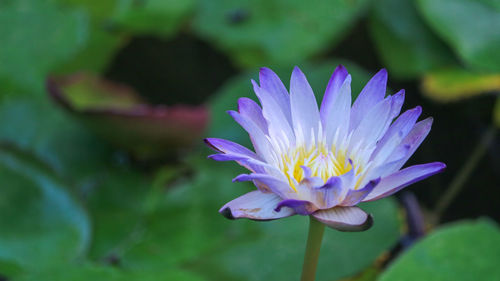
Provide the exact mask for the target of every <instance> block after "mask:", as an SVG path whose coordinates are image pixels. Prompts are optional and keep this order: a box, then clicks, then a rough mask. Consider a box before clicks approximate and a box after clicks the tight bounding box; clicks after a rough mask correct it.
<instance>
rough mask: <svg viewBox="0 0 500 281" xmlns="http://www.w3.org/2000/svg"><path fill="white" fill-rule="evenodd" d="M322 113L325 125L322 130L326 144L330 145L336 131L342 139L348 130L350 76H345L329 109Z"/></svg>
mask: <svg viewBox="0 0 500 281" xmlns="http://www.w3.org/2000/svg"><path fill="white" fill-rule="evenodd" d="M324 112H325V113H324V118H325V120H326V125H325V127H324V128H323V129H324V131H325V135H326V141H327V143H332V141H333V137H334V136H335V134H337V131H338V135H339V137H340V138H344V137H345V136H346V135H347V130H348V128H347V126H346V124H349V119H350V115H351V75H347V77H346V79H345V80H344V83H343V84H342V86H341V87H340V90H339V93H338V94H337V97H336V99H335V101H334V102H333V105H332V107H331V109H329V110H328V111H326V110H325V111H324Z"/></svg>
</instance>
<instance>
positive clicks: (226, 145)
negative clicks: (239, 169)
mask: <svg viewBox="0 0 500 281" xmlns="http://www.w3.org/2000/svg"><path fill="white" fill-rule="evenodd" d="M204 141H205V143H206V144H207V145H208V146H209V147H210V148H212V149H213V150H215V151H217V152H221V153H225V154H231V155H241V156H246V157H248V158H255V159H260V157H259V156H257V154H255V153H254V152H253V151H251V150H249V149H248V148H246V147H244V146H242V145H239V144H237V143H235V142H232V141H228V140H225V139H218V138H206V139H204Z"/></svg>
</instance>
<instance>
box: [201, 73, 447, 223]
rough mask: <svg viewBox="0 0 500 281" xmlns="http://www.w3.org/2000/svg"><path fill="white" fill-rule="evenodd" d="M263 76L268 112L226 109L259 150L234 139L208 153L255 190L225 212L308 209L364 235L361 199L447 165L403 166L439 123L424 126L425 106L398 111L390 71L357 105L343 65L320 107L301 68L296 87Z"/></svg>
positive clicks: (258, 216)
mask: <svg viewBox="0 0 500 281" xmlns="http://www.w3.org/2000/svg"><path fill="white" fill-rule="evenodd" d="M259 80H260V85H259V84H257V83H256V82H255V81H253V80H252V83H253V88H254V91H255V93H256V95H257V97H258V98H259V100H260V103H261V105H262V108H261V107H260V106H259V105H258V104H257V103H256V102H254V101H253V100H251V99H249V98H240V99H239V100H238V111H229V112H228V113H229V114H230V115H231V116H232V117H233V118H234V120H235V121H236V122H238V123H239V124H240V125H241V126H242V127H243V128H244V129H245V130H246V131H247V132H248V133H249V135H250V138H251V141H252V143H253V147H254V149H255V152H253V151H251V150H249V149H247V148H245V147H243V146H241V145H239V144H236V143H233V142H231V141H228V140H223V139H217V138H208V139H205V142H206V143H207V144H208V145H209V146H210V147H211V148H212V149H214V150H215V151H217V152H218V153H217V154H214V155H211V156H209V158H212V159H214V160H218V161H230V160H232V161H236V162H237V163H238V164H240V165H242V166H243V167H245V168H247V169H248V170H250V171H251V173H250V174H242V175H239V176H237V177H236V178H235V179H234V181H252V182H253V183H254V184H255V186H256V187H257V190H255V191H251V192H249V193H247V194H245V195H243V196H241V197H238V198H236V199H234V200H232V201H230V202H229V203H227V204H225V205H224V206H223V207H222V208H221V209H220V213H221V214H223V215H224V216H226V217H227V218H230V219H237V218H248V219H252V220H273V219H279V218H284V217H288V216H292V215H295V214H299V215H310V216H312V217H313V218H314V219H316V220H317V221H320V222H322V223H323V224H325V225H327V226H330V227H332V228H334V229H338V230H341V231H362V230H366V229H368V228H369V227H370V226H371V225H372V217H371V215H369V214H367V213H365V212H364V211H363V210H362V209H361V208H359V207H356V205H357V204H358V203H360V202H366V201H373V200H377V199H380V198H384V197H386V196H389V195H391V194H393V193H395V192H397V191H399V190H401V189H402V188H404V187H406V186H408V185H410V184H412V183H414V182H417V181H420V180H423V179H425V178H427V177H429V176H431V175H434V174H436V173H439V172H441V171H443V170H444V168H445V167H446V166H445V164H443V163H440V162H434V163H427V164H421V165H414V166H410V167H407V168H404V169H401V168H402V167H403V165H404V164H405V162H407V160H408V159H409V158H410V157H411V155H412V154H413V153H414V152H415V150H416V149H417V148H418V146H419V145H420V144H421V143H422V141H423V140H424V139H425V137H426V136H427V134H428V133H429V131H430V129H431V124H432V121H433V119H432V118H427V119H424V120H422V121H419V122H417V119H418V117H419V116H420V114H421V112H422V109H421V107H420V106H417V107H415V108H413V109H410V110H407V111H405V112H404V113H402V114H401V115H400V111H401V107H402V105H403V101H404V90H401V91H399V92H397V93H396V94H394V95H389V96H387V97H385V94H386V84H387V72H386V70H385V69H382V70H380V71H379V72H378V73H377V74H376V75H375V76H374V77H373V78H372V79H371V80H370V81H369V82H368V83H367V84H366V86H365V87H364V89H363V90H362V91H361V93H360V94H359V96H358V98H357V99H356V100H355V101H354V103H352V105H351V76H350V75H349V73H348V72H347V70H346V69H345V68H344V67H343V66H342V65H340V66H338V67H337V68H336V69H335V71H334V73H333V75H332V77H331V79H330V81H329V82H328V86H327V88H326V91H325V94H324V98H323V101H322V103H321V107H320V109H318V105H317V102H316V98H315V96H314V93H313V90H312V89H311V87H310V85H309V83H308V82H307V80H306V77H305V75H304V74H303V73H302V71H301V70H300V69H299V68H298V67H295V69H294V70H293V73H292V77H291V82H290V93H289V92H288V91H287V89H286V88H285V86H284V85H283V83H282V82H281V80H280V79H279V77H278V76H277V75H276V74H275V73H274V72H273V71H271V70H270V69H268V68H262V69H261V70H260V73H259ZM398 116H399V117H398ZM396 117H397V118H396Z"/></svg>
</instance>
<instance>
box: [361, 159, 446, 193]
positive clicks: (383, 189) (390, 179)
mask: <svg viewBox="0 0 500 281" xmlns="http://www.w3.org/2000/svg"><path fill="white" fill-rule="evenodd" d="M445 168H446V165H445V164H444V163H441V162H433V163H427V164H421V165H415V166H410V167H408V168H406V169H403V170H401V171H398V172H396V173H394V174H392V175H390V176H387V177H385V178H382V180H381V181H380V183H379V184H378V185H377V186H376V188H375V189H373V191H372V192H371V193H370V194H368V196H366V198H365V199H364V200H363V201H373V200H377V199H380V198H383V197H386V196H389V195H392V194H394V193H396V192H398V191H399V190H401V189H403V188H405V187H406V186H408V185H410V184H413V183H415V182H418V181H421V180H423V179H426V178H428V177H430V176H432V175H435V174H437V173H440V172H442V171H444V169H445Z"/></svg>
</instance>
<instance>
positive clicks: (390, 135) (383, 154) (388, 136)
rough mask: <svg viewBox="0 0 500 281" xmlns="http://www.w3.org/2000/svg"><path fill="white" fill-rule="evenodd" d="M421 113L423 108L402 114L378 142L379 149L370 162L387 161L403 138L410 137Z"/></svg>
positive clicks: (416, 108)
mask: <svg viewBox="0 0 500 281" xmlns="http://www.w3.org/2000/svg"><path fill="white" fill-rule="evenodd" d="M421 113H422V108H421V107H420V106H417V107H415V108H413V109H410V110H407V111H406V112H405V113H403V114H401V116H399V118H398V119H396V121H394V123H393V124H392V125H391V126H390V127H389V129H388V130H387V132H386V133H385V135H384V136H383V137H382V139H381V140H380V141H379V142H378V144H377V148H376V149H375V151H374V152H373V153H372V155H371V159H370V160H376V161H378V162H381V161H385V160H386V159H387V157H388V156H389V154H390V153H391V152H392V151H393V150H394V149H395V148H396V146H397V145H399V144H400V143H401V141H402V140H403V138H404V137H406V136H407V135H408V133H409V132H410V130H411V129H412V128H413V126H414V125H415V122H417V119H418V117H419V116H420V114H421Z"/></svg>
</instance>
